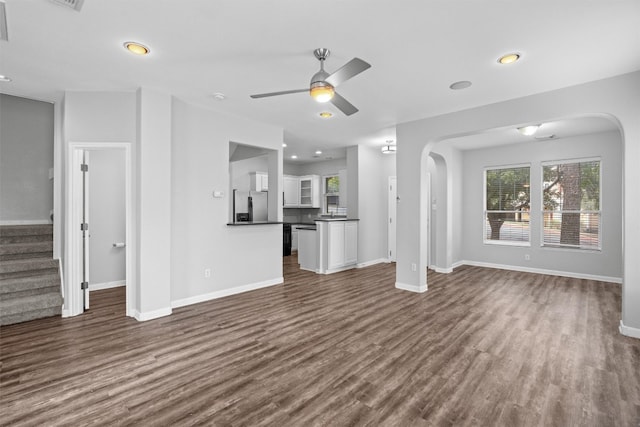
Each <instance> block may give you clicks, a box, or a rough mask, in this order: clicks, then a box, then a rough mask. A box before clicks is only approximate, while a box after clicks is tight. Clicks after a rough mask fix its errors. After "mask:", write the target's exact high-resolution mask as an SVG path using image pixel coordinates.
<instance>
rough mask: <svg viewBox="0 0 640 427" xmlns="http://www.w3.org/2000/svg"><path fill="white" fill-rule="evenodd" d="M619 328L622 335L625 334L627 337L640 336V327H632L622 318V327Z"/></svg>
mask: <svg viewBox="0 0 640 427" xmlns="http://www.w3.org/2000/svg"><path fill="white" fill-rule="evenodd" d="M618 330H619V331H620V333H621V334H622V335H625V336H627V337H631V338H640V329H638V328H632V327H631V326H625V324H624V323H623V322H622V319H621V320H620V327H619V328H618Z"/></svg>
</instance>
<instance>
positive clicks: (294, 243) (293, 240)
mask: <svg viewBox="0 0 640 427" xmlns="http://www.w3.org/2000/svg"><path fill="white" fill-rule="evenodd" d="M298 236H299V234H298V230H297V229H296V228H295V227H291V250H292V251H297V250H298Z"/></svg>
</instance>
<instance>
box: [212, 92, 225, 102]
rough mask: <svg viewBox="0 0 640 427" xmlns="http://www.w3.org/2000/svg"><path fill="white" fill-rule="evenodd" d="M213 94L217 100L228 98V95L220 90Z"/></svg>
mask: <svg viewBox="0 0 640 427" xmlns="http://www.w3.org/2000/svg"><path fill="white" fill-rule="evenodd" d="M211 96H213V99H215V100H216V101H224V100H225V99H227V96H226V95H225V94H224V93H220V92H216V93H214V94H213V95H211Z"/></svg>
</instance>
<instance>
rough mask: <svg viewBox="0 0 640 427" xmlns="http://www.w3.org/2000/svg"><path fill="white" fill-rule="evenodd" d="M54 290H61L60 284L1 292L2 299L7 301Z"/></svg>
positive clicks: (0, 297)
mask: <svg viewBox="0 0 640 427" xmlns="http://www.w3.org/2000/svg"><path fill="white" fill-rule="evenodd" d="M53 292H60V285H58V286H49V287H45V288H37V289H25V290H23V291H17V292H8V293H3V294H0V301H2V300H5V301H7V300H10V299H13V298H22V297H30V296H33V295H42V294H48V293H53Z"/></svg>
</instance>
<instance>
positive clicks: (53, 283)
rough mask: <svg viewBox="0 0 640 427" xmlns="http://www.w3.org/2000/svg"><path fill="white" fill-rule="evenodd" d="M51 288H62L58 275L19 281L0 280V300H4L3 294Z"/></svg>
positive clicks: (26, 278)
mask: <svg viewBox="0 0 640 427" xmlns="http://www.w3.org/2000/svg"><path fill="white" fill-rule="evenodd" d="M50 287H57V288H60V276H59V275H58V274H57V273H54V274H49V275H43V276H30V277H23V278H19V279H4V280H0V298H2V294H10V293H13V292H20V291H26V290H31V289H41V288H50Z"/></svg>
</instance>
